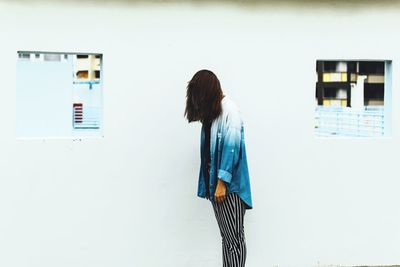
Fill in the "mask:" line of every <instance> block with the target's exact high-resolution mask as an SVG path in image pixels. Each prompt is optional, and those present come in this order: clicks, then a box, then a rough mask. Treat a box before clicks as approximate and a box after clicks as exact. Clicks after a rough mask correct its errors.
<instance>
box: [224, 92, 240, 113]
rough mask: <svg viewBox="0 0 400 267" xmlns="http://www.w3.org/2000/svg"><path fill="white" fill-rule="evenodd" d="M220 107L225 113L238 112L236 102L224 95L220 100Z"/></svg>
mask: <svg viewBox="0 0 400 267" xmlns="http://www.w3.org/2000/svg"><path fill="white" fill-rule="evenodd" d="M221 103H222V107H223V109H224V110H225V111H238V110H239V107H238V106H237V105H236V102H235V101H234V100H233V99H232V98H231V97H229V96H227V95H225V97H224V98H222V101H221Z"/></svg>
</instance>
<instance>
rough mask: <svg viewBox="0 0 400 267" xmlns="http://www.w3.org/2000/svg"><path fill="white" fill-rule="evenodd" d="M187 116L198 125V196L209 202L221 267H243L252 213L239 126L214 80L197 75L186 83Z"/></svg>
mask: <svg viewBox="0 0 400 267" xmlns="http://www.w3.org/2000/svg"><path fill="white" fill-rule="evenodd" d="M185 116H186V118H187V120H188V121H189V123H190V122H193V121H200V122H201V123H202V128H201V135H200V136H201V138H200V156H201V164H200V172H199V181H198V192H197V195H198V196H199V197H202V198H207V199H209V200H210V201H211V203H212V206H213V209H214V213H215V217H216V219H217V222H218V226H219V229H220V232H221V237H222V253H223V263H224V264H223V266H224V267H243V266H245V261H246V242H245V235H244V227H243V219H244V214H245V211H246V209H252V208H253V206H252V201H251V192H250V179H249V171H248V168H247V158H246V148H245V143H244V130H243V121H242V119H241V116H240V112H239V109H238V107H237V106H236V104H235V103H234V102H233V101H232V100H231V99H230V98H229V97H228V96H226V95H224V94H223V92H222V89H221V85H220V82H219V80H218V78H217V76H216V75H215V74H214V73H213V72H211V71H209V70H200V71H199V72H197V73H196V74H195V75H194V76H193V78H192V79H191V80H190V81H189V83H188V86H187V93H186V109H185Z"/></svg>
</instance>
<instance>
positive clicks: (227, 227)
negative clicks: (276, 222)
mask: <svg viewBox="0 0 400 267" xmlns="http://www.w3.org/2000/svg"><path fill="white" fill-rule="evenodd" d="M211 203H212V206H213V209H214V213H215V218H216V219H217V222H218V226H219V230H220V232H221V237H222V258H223V263H224V264H223V267H244V265H245V262H246V252H247V251H246V242H245V237H244V227H243V219H244V214H245V212H246V208H245V204H244V203H243V201H242V200H241V199H240V197H239V196H238V195H237V194H236V193H230V194H228V195H227V196H226V198H225V200H224V201H222V202H220V203H216V202H215V201H213V202H211Z"/></svg>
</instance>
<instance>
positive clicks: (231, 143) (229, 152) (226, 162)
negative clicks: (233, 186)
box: [218, 110, 242, 183]
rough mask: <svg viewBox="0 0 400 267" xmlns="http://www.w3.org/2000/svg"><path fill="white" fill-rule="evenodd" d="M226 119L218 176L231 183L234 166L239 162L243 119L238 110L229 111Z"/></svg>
mask: <svg viewBox="0 0 400 267" xmlns="http://www.w3.org/2000/svg"><path fill="white" fill-rule="evenodd" d="M226 120H227V121H226V130H225V134H224V136H222V138H221V142H222V149H221V153H220V165H219V169H218V178H219V179H221V180H222V181H224V182H226V183H230V182H231V179H232V175H233V172H234V168H235V166H236V165H237V163H238V162H239V153H240V142H241V126H242V120H241V118H240V114H239V111H238V110H233V111H231V112H229V114H228V115H227V118H226Z"/></svg>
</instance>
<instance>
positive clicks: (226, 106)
mask: <svg viewBox="0 0 400 267" xmlns="http://www.w3.org/2000/svg"><path fill="white" fill-rule="evenodd" d="M224 99H225V100H224ZM221 103H222V110H223V114H224V115H223V116H224V117H225V120H227V119H228V117H229V118H230V121H237V123H240V122H241V120H242V118H241V117H242V116H241V113H240V110H239V107H238V106H237V105H236V103H235V101H234V100H232V98H230V97H229V96H225V97H224V98H223V99H222V102H221Z"/></svg>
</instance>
